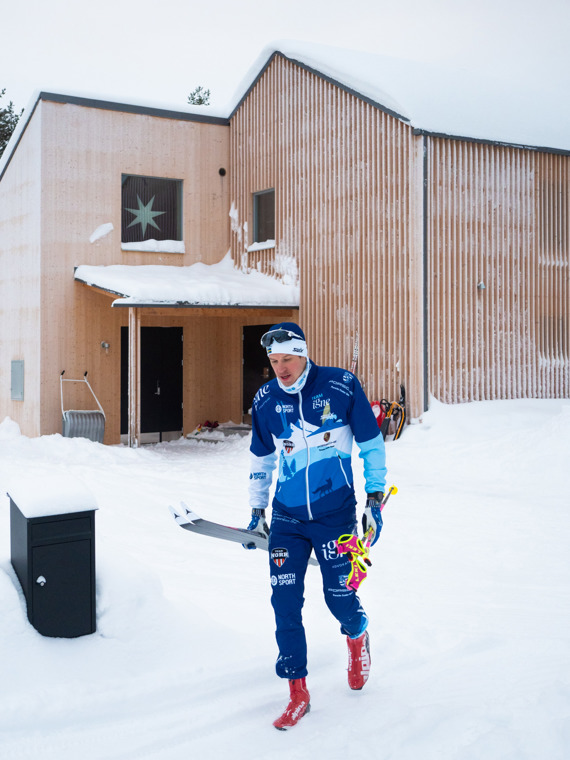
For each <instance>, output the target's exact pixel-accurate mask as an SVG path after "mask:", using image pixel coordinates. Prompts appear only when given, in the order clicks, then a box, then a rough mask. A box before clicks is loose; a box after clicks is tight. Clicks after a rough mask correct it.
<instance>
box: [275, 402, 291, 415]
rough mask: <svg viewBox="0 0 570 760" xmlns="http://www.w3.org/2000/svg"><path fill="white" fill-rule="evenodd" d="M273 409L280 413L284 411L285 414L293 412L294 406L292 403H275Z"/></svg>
mask: <svg viewBox="0 0 570 760" xmlns="http://www.w3.org/2000/svg"><path fill="white" fill-rule="evenodd" d="M275 411H276V412H277V414H281V412H284V413H285V414H288V413H291V414H293V412H294V408H293V404H277V406H276V407H275Z"/></svg>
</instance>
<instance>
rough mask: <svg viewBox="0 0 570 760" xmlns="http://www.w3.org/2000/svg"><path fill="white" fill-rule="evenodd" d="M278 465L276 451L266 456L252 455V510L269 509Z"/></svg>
mask: <svg viewBox="0 0 570 760" xmlns="http://www.w3.org/2000/svg"><path fill="white" fill-rule="evenodd" d="M276 463H277V453H276V452H275V451H273V452H271V453H270V454H265V455H264V456H256V455H255V454H253V453H251V454H250V469H249V506H250V507H251V508H252V509H265V508H266V507H267V504H268V502H269V489H270V488H271V480H272V478H273V470H274V469H275V465H276Z"/></svg>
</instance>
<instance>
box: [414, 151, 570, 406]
mask: <svg viewBox="0 0 570 760" xmlns="http://www.w3.org/2000/svg"><path fill="white" fill-rule="evenodd" d="M428 144H429V158H428V186H429V199H428V220H429V224H428V230H429V231H428V251H429V315H430V318H429V326H430V328H429V341H428V342H429V367H430V388H431V391H432V393H433V394H434V395H435V396H436V398H438V399H440V400H441V401H444V402H448V403H453V402H460V401H471V400H478V399H498V398H521V397H541V398H551V397H565V396H566V397H567V396H568V395H570V369H569V367H570V362H569V360H570V351H569V345H568V341H569V335H568V333H569V330H568V325H569V307H568V304H569V297H570V288H569V240H568V238H569V232H568V230H569V224H570V210H569V191H568V187H569V184H568V183H569V176H568V169H569V161H570V159H569V157H567V156H561V155H549V154H545V153H539V152H533V151H528V150H521V149H517V148H507V147H504V146H501V147H499V146H493V145H484V144H475V143H469V142H463V141H456V140H444V139H438V138H429V139H428ZM483 285H484V286H485V287H484V288H483V287H482V286H483Z"/></svg>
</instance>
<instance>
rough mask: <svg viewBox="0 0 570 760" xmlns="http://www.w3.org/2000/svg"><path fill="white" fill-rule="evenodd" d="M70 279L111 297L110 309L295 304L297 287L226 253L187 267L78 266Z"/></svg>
mask: <svg viewBox="0 0 570 760" xmlns="http://www.w3.org/2000/svg"><path fill="white" fill-rule="evenodd" d="M74 278H75V280H76V281H77V282H80V283H82V284H84V285H86V286H87V287H89V288H90V289H91V290H94V291H96V292H99V293H102V294H104V295H106V296H109V297H111V298H114V300H113V302H112V304H111V306H112V307H113V308H144V309H160V310H163V309H186V310H192V311H196V312H199V311H202V310H206V311H207V312H208V313H209V314H212V313H213V312H214V311H217V310H221V311H222V312H223V313H227V310H228V309H239V310H246V309H247V310H283V309H286V310H288V309H298V308H299V286H298V284H297V283H296V282H294V281H293V282H283V281H281V280H278V279H277V278H274V277H269V276H267V275H263V274H261V273H260V272H257V271H253V272H247V273H246V272H242V271H241V270H239V269H237V268H235V267H234V265H233V262H232V261H231V259H230V258H229V256H226V257H225V258H224V259H223V260H222V261H221V262H218V263H217V264H211V265H207V264H201V263H198V264H193V265H191V266H186V267H181V266H168V265H141V266H136V265H126V264H125V265H114V266H79V267H77V268H76V269H75V274H74Z"/></svg>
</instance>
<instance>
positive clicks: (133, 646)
mask: <svg viewBox="0 0 570 760" xmlns="http://www.w3.org/2000/svg"><path fill="white" fill-rule="evenodd" d="M248 445H249V440H248V438H240V437H239V436H237V435H236V436H234V437H231V438H228V439H227V440H224V441H221V442H204V441H197V440H181V441H178V442H172V443H167V444H156V445H153V446H148V447H144V448H141V449H138V450H130V449H128V448H126V447H122V446H116V447H107V446H102V445H100V444H96V443H91V442H89V441H86V440H83V439H65V438H62V437H61V436H59V435H54V436H45V437H41V438H35V439H29V438H26V437H24V436H21V435H20V432H19V430H18V428H17V426H16V425H15V424H14V423H13V422H12V421H11V420H8V419H6V420H4V422H3V423H1V424H0V493H1V494H2V497H1V500H0V674H1V680H0V683H1V688H0V756H1V757H2V760H11V759H12V758H14V759H15V758H17V759H18V760H27V759H28V758H29V759H30V760H31V759H32V758H33V760H77V758H82V760H92V759H96V760H114V759H115V758H116V759H117V760H142V759H143V758H152V759H153V760H182V759H184V760H188V759H189V758H193V759H194V758H195V759H197V760H198V759H200V758H211V760H217V759H218V758H225V757H231V758H234V759H235V760H241V759H242V758H243V759H244V760H245V758H248V759H250V758H264V759H265V758H272V760H281V759H283V760H285V758H286V759H287V760H293V759H294V758H309V757H310V758H319V759H320V758H327V760H335V759H336V758H338V759H339V760H340V759H341V758H342V760H345V759H346V758H347V757H353V756H361V755H362V756H366V757H371V758H374V760H379V759H381V758H382V759H383V758H385V759H386V760H388V758H390V759H391V760H392V759H393V760H432V759H433V760H452V759H454V760H455V759H457V760H481V758H485V760H527V759H528V760H562V759H563V758H566V757H568V751H569V750H568V748H569V747H570V594H569V592H570V572H569V571H570V552H569V551H568V545H569V541H568V537H569V533H570V509H569V504H570V474H569V461H570V402H569V401H545V400H540V401H539V400H536V401H531V400H525V401H500V402H479V403H472V404H464V405H458V406H444V405H441V404H439V403H437V402H435V401H434V402H432V405H431V409H430V412H429V413H427V414H425V415H424V418H423V421H422V422H421V423H415V424H413V425H411V426H410V427H408V428H407V430H406V431H405V433H404V435H403V437H402V438H401V439H400V440H399V441H396V442H391V443H388V446H387V448H388V464H389V472H390V474H389V482H390V483H394V484H396V485H397V486H398V488H399V493H398V494H397V495H396V496H394V497H392V499H391V500H390V501H389V503H388V506H387V507H386V509H385V512H384V516H385V517H384V530H383V533H382V537H381V539H380V541H379V543H378V544H377V546H376V547H374V550H373V556H372V559H373V562H374V564H373V567H372V569H371V570H370V577H369V578H368V579H367V580H366V582H365V583H364V585H363V586H362V587H361V594H360V596H361V599H362V601H363V603H364V605H365V607H366V608H367V610H368V612H369V614H370V617H371V624H370V633H371V644H372V673H371V678H370V681H369V682H368V684H367V685H366V687H365V689H364V690H363V691H362V692H351V691H350V690H349V689H348V686H347V683H346V645H345V642H344V639H343V637H342V636H341V635H340V633H339V632H338V626H337V624H336V622H335V621H334V620H333V619H332V618H331V616H330V614H329V613H328V611H327V610H326V608H325V606H324V603H323V601H322V597H321V590H320V580H319V578H320V576H319V572H318V569H316V568H312V567H311V568H309V571H308V577H307V589H306V599H307V603H306V605H305V622H306V628H307V633H308V643H309V656H310V661H309V669H310V673H309V678H308V685H309V687H310V691H311V699H312V711H311V713H310V714H309V715H308V716H307V717H306V718H304V719H303V720H302V721H301V723H300V724H299V725H298V726H297V727H296V728H295V729H294V730H291V731H289V732H286V733H283V732H278V731H275V729H274V728H273V727H272V725H271V723H272V721H273V719H274V718H275V717H276V716H277V715H278V714H279V713H280V711H281V709H282V708H283V706H284V705H285V703H286V693H287V686H286V684H285V683H284V682H282V681H280V680H279V679H278V678H277V677H276V676H275V675H274V671H273V666H274V660H275V656H276V649H275V643H274V638H273V617H272V611H271V607H270V603H269V595H270V585H269V581H268V571H267V563H268V557H267V554H265V553H264V552H261V551H259V550H258V551H254V552H247V551H244V550H243V549H242V548H241V547H240V546H239V545H237V544H229V543H226V542H222V541H217V540H215V539H210V538H207V537H203V536H194V535H192V534H190V533H187V532H186V531H183V530H181V529H180V528H178V527H177V526H176V524H175V523H174V521H173V520H172V518H171V517H170V515H169V512H168V509H167V506H168V505H169V504H178V503H179V502H180V501H181V500H184V501H186V502H187V503H188V504H189V505H191V506H192V507H193V508H194V509H195V510H196V511H197V512H198V513H201V514H202V516H204V517H208V518H211V519H214V520H218V521H221V522H226V523H229V524H234V525H246V524H247V522H248V519H249V508H248V503H247V472H248ZM359 466H360V460H358V459H357V462H356V465H355V469H356V471H357V474H356V478H357V485H358V492H359V494H362V491H363V481H362V474H361V470H360V469H359ZM46 471H48V472H50V473H51V474H53V475H54V476H61V477H62V478H64V479H70V478H72V479H74V480H76V481H77V482H80V483H81V484H82V486H84V487H86V488H87V489H89V491H90V493H91V494H92V495H93V497H94V498H95V500H96V502H97V504H98V507H99V509H98V511H97V513H96V523H97V632H96V633H94V634H92V635H90V636H84V637H81V638H78V639H50V638H45V637H42V636H40V635H39V634H38V633H37V632H36V631H35V630H34V629H33V628H32V627H31V626H30V624H29V623H28V621H27V618H26V614H25V602H24V599H23V595H22V593H21V590H20V587H19V584H18V583H17V581H16V577H15V574H14V572H13V570H12V567H11V563H10V541H9V527H10V526H9V509H8V499H7V497H6V496H5V495H4V494H5V493H6V491H7V490H8V488H11V487H12V488H13V487H15V486H14V484H15V483H16V482H17V481H18V479H24V480H26V481H28V482H33V479H34V478H36V479H37V482H38V487H39V488H41V473H42V472H46Z"/></svg>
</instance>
